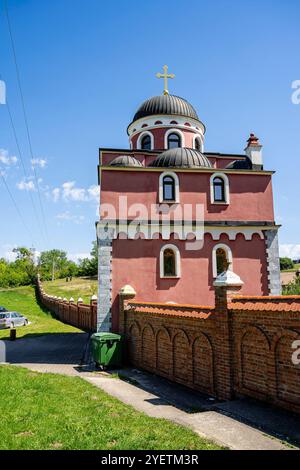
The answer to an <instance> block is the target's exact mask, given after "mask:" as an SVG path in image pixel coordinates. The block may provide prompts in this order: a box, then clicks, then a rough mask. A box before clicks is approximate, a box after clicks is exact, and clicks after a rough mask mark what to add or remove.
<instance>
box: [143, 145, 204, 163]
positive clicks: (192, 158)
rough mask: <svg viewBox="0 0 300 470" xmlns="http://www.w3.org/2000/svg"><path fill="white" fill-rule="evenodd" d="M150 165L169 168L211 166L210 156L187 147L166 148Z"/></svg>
mask: <svg viewBox="0 0 300 470" xmlns="http://www.w3.org/2000/svg"><path fill="white" fill-rule="evenodd" d="M150 166H154V167H168V168H211V163H210V161H209V160H208V158H207V157H206V156H205V155H203V153H201V152H199V150H195V149H190V148H186V147H183V148H182V147H180V148H174V149H169V150H166V151H165V152H162V153H161V154H160V155H158V156H157V157H156V158H155V160H154V161H153V162H152V163H151V165H150Z"/></svg>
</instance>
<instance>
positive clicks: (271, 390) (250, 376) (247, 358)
mask: <svg viewBox="0 0 300 470" xmlns="http://www.w3.org/2000/svg"><path fill="white" fill-rule="evenodd" d="M122 300H123V301H122V302H121V311H120V322H121V325H122V326H121V328H120V331H121V332H122V333H124V335H125V338H126V344H127V359H128V362H129V363H131V364H132V365H134V366H136V367H139V368H142V369H145V370H147V371H150V372H154V373H156V374H158V375H161V376H163V377H166V378H168V379H170V380H172V381H175V382H178V383H181V384H183V385H186V386H188V387H190V388H192V389H194V390H198V391H200V392H204V393H207V394H209V395H212V396H215V397H217V398H219V399H230V398H233V397H234V396H238V395H247V396H251V397H254V398H258V399H260V400H264V401H267V402H269V403H272V404H275V405H278V406H281V407H284V408H287V409H290V410H293V411H296V412H298V413H300V365H295V364H293V363H292V354H293V352H294V349H293V348H292V344H293V342H294V341H295V340H300V297H292V298H291V297H259V298H257V297H252V298H248V297H238V296H236V292H233V291H230V290H228V289H227V288H223V287H218V288H216V302H215V307H200V306H191V305H190V306H189V305H169V304H155V303H148V302H138V301H136V300H132V299H126V297H125V296H124V297H123V298H122ZM299 358H300V354H299Z"/></svg>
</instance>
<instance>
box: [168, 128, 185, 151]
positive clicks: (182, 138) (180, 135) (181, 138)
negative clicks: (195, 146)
mask: <svg viewBox="0 0 300 470" xmlns="http://www.w3.org/2000/svg"><path fill="white" fill-rule="evenodd" d="M171 134H177V135H178V136H179V138H180V147H172V148H183V147H185V138H184V134H183V133H182V132H181V131H180V130H179V129H174V128H172V129H168V130H167V132H166V133H165V149H166V150H170V149H169V135H171Z"/></svg>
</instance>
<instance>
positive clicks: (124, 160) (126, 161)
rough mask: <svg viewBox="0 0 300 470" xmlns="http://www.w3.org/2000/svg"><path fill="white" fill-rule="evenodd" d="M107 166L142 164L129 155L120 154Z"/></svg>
mask: <svg viewBox="0 0 300 470" xmlns="http://www.w3.org/2000/svg"><path fill="white" fill-rule="evenodd" d="M109 166H143V165H142V164H141V162H140V161H139V160H138V159H137V158H135V157H132V156H131V155H120V156H119V157H116V158H114V159H113V160H112V161H111V162H110V164H109Z"/></svg>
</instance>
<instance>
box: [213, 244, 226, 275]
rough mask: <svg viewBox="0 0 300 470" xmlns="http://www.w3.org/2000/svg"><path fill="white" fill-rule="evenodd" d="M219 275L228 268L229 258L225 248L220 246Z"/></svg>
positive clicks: (217, 256)
mask: <svg viewBox="0 0 300 470" xmlns="http://www.w3.org/2000/svg"><path fill="white" fill-rule="evenodd" d="M216 262H217V275H219V274H221V273H223V272H224V271H226V270H227V267H228V260H227V255H226V251H225V250H224V248H218V249H217V251H216Z"/></svg>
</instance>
